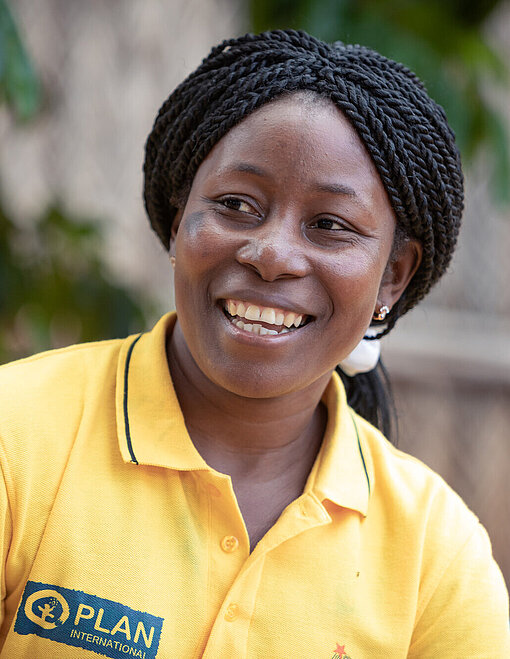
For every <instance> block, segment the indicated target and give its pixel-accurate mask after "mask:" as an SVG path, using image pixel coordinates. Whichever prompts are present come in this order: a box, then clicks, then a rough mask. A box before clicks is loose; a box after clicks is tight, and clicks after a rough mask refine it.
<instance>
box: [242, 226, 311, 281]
mask: <svg viewBox="0 0 510 659" xmlns="http://www.w3.org/2000/svg"><path fill="white" fill-rule="evenodd" d="M288 224H289V223H288V222H285V221H282V220H281V219H279V218H276V217H275V218H271V219H266V221H265V222H263V223H262V224H260V225H259V226H258V227H256V228H254V229H252V230H251V231H250V234H249V237H248V239H247V240H245V241H243V244H242V245H241V246H240V247H239V249H238V250H237V253H236V258H237V261H238V262H239V263H242V264H243V265H246V266H248V267H251V268H253V269H254V270H255V271H256V272H257V273H258V274H259V276H260V277H261V278H262V279H264V280H265V281H275V280H277V279H290V278H293V277H304V276H305V275H306V274H307V271H308V259H307V257H306V254H305V251H304V249H305V245H304V244H303V241H304V238H303V237H302V236H297V235H295V234H296V233H297V230H296V228H295V226H296V225H294V228H293V229H292V228H290V227H289V226H288Z"/></svg>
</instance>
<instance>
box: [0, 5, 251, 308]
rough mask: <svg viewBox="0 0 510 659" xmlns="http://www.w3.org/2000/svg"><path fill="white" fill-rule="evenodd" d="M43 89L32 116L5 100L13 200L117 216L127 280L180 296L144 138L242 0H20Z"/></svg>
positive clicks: (5, 164) (227, 29)
mask: <svg viewBox="0 0 510 659" xmlns="http://www.w3.org/2000/svg"><path fill="white" fill-rule="evenodd" d="M10 4H11V7H12V9H13V11H14V13H15V17H16V18H17V22H18V26H19V28H20V31H21V34H22V37H23V39H24V41H25V43H26V46H27V48H28V50H29V52H30V54H31V56H32V58H33V61H34V63H35V67H36V69H37V72H38V74H39V75H40V76H41V78H42V82H43V86H44V89H45V92H46V93H45V105H44V107H43V110H42V112H41V114H40V116H39V118H38V119H37V120H36V121H35V122H33V123H31V124H29V125H28V126H19V127H17V126H16V125H14V122H13V121H12V119H11V118H10V117H9V116H8V115H7V112H6V111H5V110H4V109H2V110H0V142H1V150H0V181H1V183H2V188H3V198H4V203H6V205H7V206H8V208H9V210H10V211H11V212H12V215H13V216H14V217H15V218H17V220H18V221H20V222H27V223H29V222H30V221H31V220H32V219H33V218H34V217H35V216H37V215H38V214H39V213H40V212H41V210H42V209H43V208H44V207H45V206H46V204H47V203H48V202H49V201H51V200H52V199H53V198H54V196H55V195H57V196H58V197H59V199H60V200H61V201H62V202H63V205H64V207H67V208H69V209H71V210H72V212H73V214H74V216H76V215H85V216H89V217H98V218H99V219H104V220H105V221H107V222H108V230H107V234H106V237H107V240H108V245H107V252H108V254H109V258H110V259H111V263H112V266H113V268H114V271H115V272H116V274H118V275H119V278H120V279H121V280H122V281H126V282H129V283H132V284H134V285H135V286H136V287H138V288H139V289H140V290H142V291H144V290H145V291H150V293H151V294H154V295H155V296H156V297H157V298H158V299H159V300H160V303H161V305H162V307H163V308H165V307H168V306H169V305H170V303H171V293H170V289H171V281H170V278H169V268H168V262H167V258H166V256H165V253H164V252H163V250H162V248H160V247H159V244H158V242H157V241H156V240H155V239H154V238H153V236H152V232H151V231H150V230H148V229H147V226H148V223H147V220H146V217H145V212H144V209H143V202H142V163H143V157H144V153H143V148H144V143H145V139H146V137H147V135H148V133H149V131H150V129H151V126H152V123H153V121H154V118H155V116H156V113H157V111H158V109H159V107H160V105H161V104H162V102H163V101H164V100H165V98H166V97H167V96H168V94H169V93H170V91H171V90H172V89H173V88H174V87H175V86H176V85H177V84H178V83H179V82H180V81H181V80H182V79H183V78H184V77H185V76H186V75H187V74H188V73H189V72H190V71H192V70H193V69H194V68H195V67H196V66H197V65H198V64H199V63H200V61H201V59H202V58H203V57H205V55H206V54H207V52H208V50H209V49H210V48H211V46H213V45H215V44H216V43H217V42H219V41H221V40H222V39H224V38H226V37H231V36H232V35H233V34H238V33H239V32H240V25H241V24H243V23H245V19H244V13H243V9H242V5H241V3H240V2H237V0H164V1H161V0H108V1H106V0H87V1H86V2H83V0H40V1H39V2H37V3H36V5H34V3H33V2H32V1H31V0H15V1H14V2H11V3H10Z"/></svg>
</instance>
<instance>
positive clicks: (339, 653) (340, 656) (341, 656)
mask: <svg viewBox="0 0 510 659" xmlns="http://www.w3.org/2000/svg"><path fill="white" fill-rule="evenodd" d="M331 659H351V658H350V657H348V656H347V655H346V654H345V645H340V644H339V643H337V644H336V649H335V651H334V653H333V656H332V657H331Z"/></svg>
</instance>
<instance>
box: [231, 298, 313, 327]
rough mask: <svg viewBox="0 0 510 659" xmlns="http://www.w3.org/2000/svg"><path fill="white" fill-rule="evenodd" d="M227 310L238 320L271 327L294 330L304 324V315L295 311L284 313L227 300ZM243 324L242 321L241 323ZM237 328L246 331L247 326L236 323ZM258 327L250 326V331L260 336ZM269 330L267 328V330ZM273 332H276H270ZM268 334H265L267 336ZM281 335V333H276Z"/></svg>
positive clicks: (279, 310) (278, 310)
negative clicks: (242, 319) (261, 323)
mask: <svg viewBox="0 0 510 659" xmlns="http://www.w3.org/2000/svg"><path fill="white" fill-rule="evenodd" d="M225 309H226V310H227V311H228V313H229V314H230V315H231V316H237V318H238V319H239V318H244V319H246V320H252V321H261V322H264V323H268V324H269V325H275V326H279V327H281V326H282V325H284V326H285V328H287V331H288V329H294V328H295V327H300V326H301V325H302V324H303V318H304V316H303V314H298V313H295V312H294V311H287V312H284V311H282V310H281V309H272V308H271V307H258V306H257V305H256V304H247V303H244V302H240V301H239V300H226V301H225ZM241 322H242V321H241ZM234 324H236V325H237V327H240V329H246V324H244V325H243V326H242V327H241V326H240V325H238V324H237V322H234ZM256 327H257V325H253V326H252V325H250V329H249V330H248V331H251V332H255V333H256V334H259V333H260V331H259V330H258V329H255V328H256ZM266 329H267V328H266ZM270 331H271V332H273V331H274V330H270ZM265 333H266V332H264V334H265ZM276 333H277V334H278V333H281V332H276Z"/></svg>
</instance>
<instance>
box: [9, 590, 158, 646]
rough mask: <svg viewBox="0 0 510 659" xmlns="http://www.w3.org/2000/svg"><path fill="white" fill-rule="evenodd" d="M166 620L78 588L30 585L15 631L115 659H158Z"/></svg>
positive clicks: (19, 610) (22, 603)
mask: <svg viewBox="0 0 510 659" xmlns="http://www.w3.org/2000/svg"><path fill="white" fill-rule="evenodd" d="M162 627H163V618H158V617H157V616H153V615H151V614H150V613H144V612H143V611H136V610H135V609H131V608H130V607H129V606H125V605H123V604H119V603H118V602H113V601H112V600H107V599H103V598H101V597H96V596H95V595H89V594H88V593H84V592H82V591H80V590H71V589H69V588H62V587H60V586H51V585H49V584H44V583H37V582H35V581H28V582H27V585H26V586H25V591H24V593H23V597H22V598H21V603H20V605H19V608H18V613H17V616H16V622H15V624H14V631H15V632H16V633H18V634H21V635H26V634H35V635H36V636H41V637H42V638H48V639H51V640H53V641H56V642H57V643H65V644H66V645H72V646H74V647H78V648H83V649H84V650H90V651H91V652H96V653H97V654H102V655H104V656H105V657H112V659H120V657H126V656H128V657H139V659H155V658H156V656H157V653H158V647H159V640H160V637H161V629H162Z"/></svg>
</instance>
